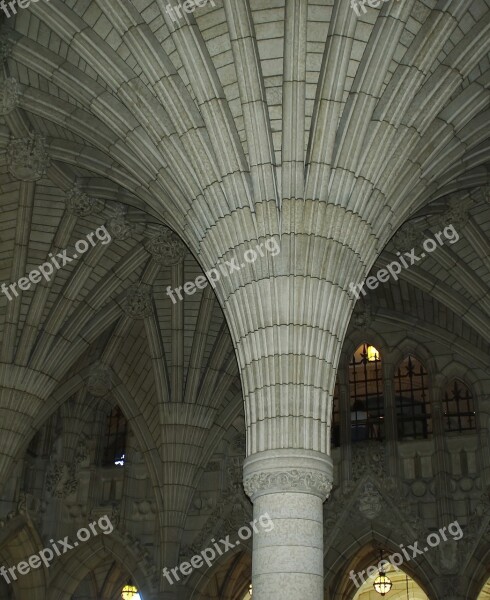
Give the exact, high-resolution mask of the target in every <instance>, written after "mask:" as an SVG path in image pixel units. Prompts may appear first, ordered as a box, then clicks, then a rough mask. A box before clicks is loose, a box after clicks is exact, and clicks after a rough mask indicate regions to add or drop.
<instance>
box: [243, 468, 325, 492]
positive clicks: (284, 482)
mask: <svg viewBox="0 0 490 600" xmlns="http://www.w3.org/2000/svg"><path fill="white" fill-rule="evenodd" d="M243 487H244V488H245V493H246V494H247V495H248V496H250V498H256V497H257V496H261V495H263V494H266V493H274V492H303V493H306V494H314V495H315V496H320V497H321V498H322V499H325V498H327V497H328V495H329V494H330V492H331V490H332V479H331V478H330V477H328V476H327V475H325V474H324V473H320V472H318V471H304V470H300V469H292V470H290V471H279V472H275V473H255V474H253V475H250V476H248V477H246V478H245V479H244V483H243Z"/></svg>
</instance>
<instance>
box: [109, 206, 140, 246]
mask: <svg viewBox="0 0 490 600" xmlns="http://www.w3.org/2000/svg"><path fill="white" fill-rule="evenodd" d="M125 214H126V208H125V207H124V206H123V205H122V204H117V205H116V207H115V213H114V215H113V216H112V217H110V219H109V220H108V221H107V229H108V230H109V233H110V234H111V236H112V237H113V238H115V239H116V240H127V239H128V238H130V237H131V234H132V233H133V230H134V227H133V226H132V224H131V223H129V222H128V221H127V220H126V218H125Z"/></svg>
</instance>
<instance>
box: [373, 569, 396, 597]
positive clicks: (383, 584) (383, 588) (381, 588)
mask: <svg viewBox="0 0 490 600" xmlns="http://www.w3.org/2000/svg"><path fill="white" fill-rule="evenodd" d="M392 585H393V584H392V583H391V579H390V578H389V577H387V576H386V573H385V572H384V571H380V572H379V574H378V576H377V577H376V579H375V580H374V583H373V587H374V590H375V591H376V592H378V594H381V595H382V596H384V595H385V594H387V593H388V592H389V591H390V590H391V586H392Z"/></svg>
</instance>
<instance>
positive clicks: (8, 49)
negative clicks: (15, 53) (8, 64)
mask: <svg viewBox="0 0 490 600" xmlns="http://www.w3.org/2000/svg"><path fill="white" fill-rule="evenodd" d="M11 55H12V42H11V41H10V40H9V39H8V38H7V37H6V36H5V34H4V33H2V34H0V58H1V60H2V62H5V61H6V60H7V58H9V57H10V56H11Z"/></svg>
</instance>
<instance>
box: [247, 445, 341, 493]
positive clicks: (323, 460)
mask: <svg viewBox="0 0 490 600" xmlns="http://www.w3.org/2000/svg"><path fill="white" fill-rule="evenodd" d="M332 483H333V464H332V460H331V458H330V457H329V456H327V455H326V454H321V453H319V452H315V451H313V450H301V449H279V450H267V451H265V452H259V453H258V454H253V455H252V456H249V457H247V458H246V459H245V462H244V469H243V487H244V489H245V493H246V494H247V495H248V496H250V498H251V500H252V501H253V502H254V501H255V499H256V498H258V497H259V496H263V495H265V494H277V493H279V492H294V493H304V494H311V495H313V496H318V497H320V498H321V499H322V501H325V500H326V498H328V496H329V494H330V491H331V489H332Z"/></svg>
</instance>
